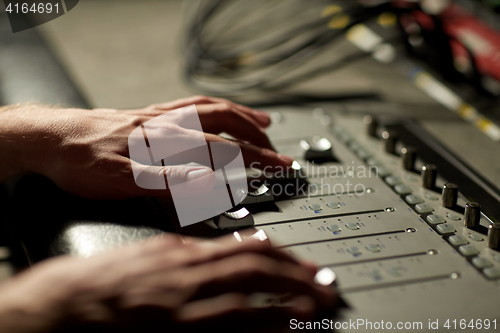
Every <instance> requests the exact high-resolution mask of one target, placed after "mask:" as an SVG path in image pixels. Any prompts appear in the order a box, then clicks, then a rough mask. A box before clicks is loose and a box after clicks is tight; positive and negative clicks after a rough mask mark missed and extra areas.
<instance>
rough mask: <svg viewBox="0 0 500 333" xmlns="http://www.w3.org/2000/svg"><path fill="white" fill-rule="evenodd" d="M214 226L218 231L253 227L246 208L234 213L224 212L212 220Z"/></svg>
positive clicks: (250, 215) (251, 218)
mask: <svg viewBox="0 0 500 333" xmlns="http://www.w3.org/2000/svg"><path fill="white" fill-rule="evenodd" d="M214 223H215V225H216V226H217V227H218V228H220V229H239V228H244V227H251V226H253V225H254V221H253V216H252V214H250V212H249V211H248V210H247V209H246V208H244V207H243V208H241V209H239V210H237V211H235V212H224V213H222V214H221V215H219V216H217V217H215V218H214Z"/></svg>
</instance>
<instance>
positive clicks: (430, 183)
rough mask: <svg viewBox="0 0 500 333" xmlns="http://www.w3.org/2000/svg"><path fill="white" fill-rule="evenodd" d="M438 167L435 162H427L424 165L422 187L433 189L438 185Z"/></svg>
mask: <svg viewBox="0 0 500 333" xmlns="http://www.w3.org/2000/svg"><path fill="white" fill-rule="evenodd" d="M436 178H437V167H436V166H435V165H434V164H426V165H424V166H423V167H422V187H423V188H427V189H433V188H434V187H435V186H436Z"/></svg>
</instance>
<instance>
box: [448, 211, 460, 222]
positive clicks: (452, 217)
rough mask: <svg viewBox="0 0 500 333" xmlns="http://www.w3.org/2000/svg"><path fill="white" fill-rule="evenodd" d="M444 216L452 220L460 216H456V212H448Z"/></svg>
mask: <svg viewBox="0 0 500 333" xmlns="http://www.w3.org/2000/svg"><path fill="white" fill-rule="evenodd" d="M446 217H447V218H449V219H450V220H452V221H460V216H458V215H457V214H453V213H448V214H446Z"/></svg>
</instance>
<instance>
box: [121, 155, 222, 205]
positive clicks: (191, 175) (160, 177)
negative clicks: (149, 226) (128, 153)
mask: <svg viewBox="0 0 500 333" xmlns="http://www.w3.org/2000/svg"><path fill="white" fill-rule="evenodd" d="M130 163H131V164H132V170H133V174H134V177H128V186H129V188H128V190H129V191H132V192H134V193H136V195H139V196H156V197H171V196H172V194H171V193H172V191H173V187H174V186H175V194H176V196H177V197H178V198H195V197H197V196H201V195H204V194H207V193H209V192H211V191H212V190H214V187H215V182H216V178H215V174H214V172H213V170H212V169H210V168H208V167H203V166H189V165H181V166H149V165H143V164H140V163H137V162H135V161H133V160H130ZM226 192H227V189H226Z"/></svg>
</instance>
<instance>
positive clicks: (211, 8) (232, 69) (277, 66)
mask: <svg viewBox="0 0 500 333" xmlns="http://www.w3.org/2000/svg"><path fill="white" fill-rule="evenodd" d="M229 2H231V1H228V0H210V1H205V5H204V6H201V5H200V13H199V15H198V17H197V19H196V20H195V21H193V22H192V26H191V29H189V31H188V34H187V39H188V43H187V45H188V52H187V54H188V56H187V63H186V67H185V71H184V78H185V80H186V81H187V82H188V84H189V85H190V86H192V87H194V88H195V89H197V90H201V91H204V92H206V93H210V94H215V95H228V94H235V93H242V92H246V91H248V90H256V89H261V90H264V89H265V90H278V89H284V88H286V87H289V86H291V85H293V84H296V83H298V82H301V81H304V80H307V79H310V78H312V77H314V76H317V75H320V74H323V73H326V72H330V71H333V70H336V69H338V68H341V67H342V66H344V65H346V64H349V63H352V62H354V61H357V60H360V59H363V58H365V57H366V56H367V55H369V54H366V53H360V54H357V55H349V56H348V57H345V58H343V59H341V60H340V61H338V62H335V63H333V64H328V65H326V66H322V67H320V68H317V69H314V70H312V71H309V72H308V73H305V74H303V75H301V76H296V77H292V78H290V79H287V80H284V81H283V82H279V83H277V84H274V85H273V84H269V82H270V81H274V80H276V79H277V78H279V77H281V76H283V75H284V74H286V73H288V72H290V71H291V70H293V69H295V68H297V67H298V66H300V65H301V64H303V63H304V62H305V61H307V60H309V59H311V58H312V57H314V56H315V55H317V54H318V53H319V52H321V51H322V50H324V49H325V46H327V45H328V44H330V43H332V42H334V41H336V40H337V38H338V37H340V36H342V35H343V34H344V33H345V31H347V30H348V29H350V28H351V27H353V26H354V25H356V24H359V23H361V22H364V21H366V20H368V19H370V18H372V17H374V16H375V15H378V14H380V13H382V12H384V11H386V10H388V9H390V7H389V5H390V4H389V3H384V4H381V5H378V6H375V7H372V8H368V9H367V8H359V7H353V8H349V9H346V10H344V12H343V13H342V14H349V15H350V16H351V17H352V19H351V21H350V23H349V24H348V25H347V26H346V27H344V28H343V29H339V30H330V29H328V28H327V27H326V23H327V22H328V21H329V20H330V19H331V17H326V18H321V19H318V20H316V21H313V22H307V23H305V24H302V25H300V26H298V27H292V29H291V30H290V31H288V32H286V33H285V34H282V35H281V36H279V37H280V38H279V39H273V40H270V41H267V42H265V43H261V45H259V48H256V49H255V51H254V55H255V54H259V53H265V52H270V50H273V49H276V48H277V47H279V46H281V45H284V44H286V43H287V42H289V41H290V40H292V39H293V38H296V37H297V36H298V35H299V34H308V33H309V34H311V36H310V37H309V38H306V39H305V40H304V41H303V42H301V43H298V44H297V45H295V46H294V47H291V48H289V49H288V50H284V51H283V50H278V52H277V53H276V54H274V55H272V56H270V57H268V58H267V59H266V58H264V57H262V58H261V59H260V61H259V63H253V64H252V65H251V66H248V65H247V66H242V65H241V64H238V63H237V61H238V59H239V57H238V53H237V52H234V51H232V50H229V51H225V50H224V48H223V47H222V48H221V46H220V45H218V46H219V49H216V50H213V48H214V46H217V43H216V41H210V42H207V41H204V40H203V30H204V27H205V26H206V24H207V22H209V21H210V20H211V19H213V17H214V16H215V15H217V13H218V11H219V10H221V9H222V4H226V5H227V4H228V3H229ZM322 26H323V27H324V29H321V27H322ZM315 29H318V30H320V31H318V32H316V33H314V30H315ZM261 31H265V29H261ZM222 46H223V45H222ZM264 69H269V70H270V73H269V74H267V75H264V76H262V77H259V78H252V79H246V80H245V78H244V76H245V75H246V76H251V74H255V73H256V72H257V71H258V70H264ZM218 81H220V82H218ZM209 85H210V86H209Z"/></svg>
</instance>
